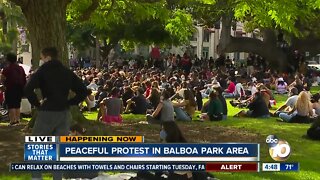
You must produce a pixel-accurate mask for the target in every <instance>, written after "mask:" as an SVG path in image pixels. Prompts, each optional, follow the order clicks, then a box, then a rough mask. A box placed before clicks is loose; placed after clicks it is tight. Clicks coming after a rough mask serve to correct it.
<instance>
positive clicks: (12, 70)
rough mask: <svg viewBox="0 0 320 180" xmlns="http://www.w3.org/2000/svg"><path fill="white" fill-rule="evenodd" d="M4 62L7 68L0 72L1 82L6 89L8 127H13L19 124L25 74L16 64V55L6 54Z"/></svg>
mask: <svg viewBox="0 0 320 180" xmlns="http://www.w3.org/2000/svg"><path fill="white" fill-rule="evenodd" d="M6 61H7V62H8V66H7V67H6V68H4V69H3V71H2V75H1V80H2V82H3V83H4V86H5V89H6V90H5V101H6V104H7V106H8V110H9V119H10V125H13V124H17V123H19V122H20V105H21V99H22V96H23V88H24V86H25V85H26V74H25V72H24V70H23V68H22V67H21V66H19V65H18V64H17V55H15V54H13V53H9V54H7V56H6Z"/></svg>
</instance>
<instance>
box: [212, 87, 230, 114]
mask: <svg viewBox="0 0 320 180" xmlns="http://www.w3.org/2000/svg"><path fill="white" fill-rule="evenodd" d="M212 88H213V89H214V90H215V91H217V93H218V98H219V100H220V101H221V103H222V112H223V115H222V120H226V119H227V116H228V106H227V102H226V99H225V98H224V97H223V95H222V92H223V91H222V88H221V87H220V86H218V85H214V86H212Z"/></svg>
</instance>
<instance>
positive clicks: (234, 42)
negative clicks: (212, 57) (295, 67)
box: [217, 15, 287, 71]
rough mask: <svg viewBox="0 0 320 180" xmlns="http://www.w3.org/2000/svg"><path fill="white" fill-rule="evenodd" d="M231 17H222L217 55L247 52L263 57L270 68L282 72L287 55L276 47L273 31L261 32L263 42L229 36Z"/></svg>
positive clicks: (285, 66) (285, 64)
mask: <svg viewBox="0 0 320 180" xmlns="http://www.w3.org/2000/svg"><path fill="white" fill-rule="evenodd" d="M231 23H232V16H230V15H229V16H223V17H222V29H221V37H220V40H219V44H218V47H217V51H218V54H224V53H232V52H248V53H254V54H258V55H260V56H262V57H264V58H265V59H266V60H267V61H269V63H270V64H271V66H272V67H277V70H280V71H284V70H285V69H286V68H287V55H286V54H285V53H284V52H283V51H282V50H281V49H280V48H278V47H277V46H276V42H277V41H276V36H275V34H274V31H272V30H269V29H265V30H263V31H262V32H263V39H264V40H263V41H262V40H260V39H254V38H249V37H232V36H231Z"/></svg>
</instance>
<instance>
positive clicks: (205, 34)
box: [203, 30, 210, 42]
mask: <svg viewBox="0 0 320 180" xmlns="http://www.w3.org/2000/svg"><path fill="white" fill-rule="evenodd" d="M209 40H210V31H208V30H204V31H203V42H209Z"/></svg>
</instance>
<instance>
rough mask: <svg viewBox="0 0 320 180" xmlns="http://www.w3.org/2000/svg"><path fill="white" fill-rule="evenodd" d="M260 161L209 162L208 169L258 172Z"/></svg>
mask: <svg viewBox="0 0 320 180" xmlns="http://www.w3.org/2000/svg"><path fill="white" fill-rule="evenodd" d="M258 168H259V166H258V163H239V162H235V163H230V162H227V163H207V164H206V171H215V172H219V171H220V172H258Z"/></svg>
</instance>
